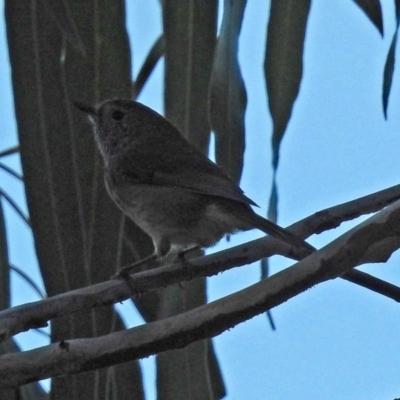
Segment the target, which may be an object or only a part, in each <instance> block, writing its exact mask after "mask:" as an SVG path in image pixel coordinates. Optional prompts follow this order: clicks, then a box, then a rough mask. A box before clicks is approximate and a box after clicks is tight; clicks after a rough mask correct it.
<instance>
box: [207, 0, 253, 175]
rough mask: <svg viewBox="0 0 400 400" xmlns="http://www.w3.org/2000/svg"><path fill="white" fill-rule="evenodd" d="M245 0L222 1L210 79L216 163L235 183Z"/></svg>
mask: <svg viewBox="0 0 400 400" xmlns="http://www.w3.org/2000/svg"><path fill="white" fill-rule="evenodd" d="M245 7H246V0H238V1H233V2H232V1H229V0H225V1H224V15H223V18H222V25H221V31H220V34H219V37H218V41H217V47H216V51H215V57H214V63H213V69H212V75H211V82H210V122H211V126H212V129H213V131H214V134H215V158H216V161H217V163H218V164H219V165H220V166H221V167H222V168H223V169H224V170H225V171H226V172H227V173H228V174H229V175H230V177H231V178H232V179H233V180H234V181H235V182H237V183H239V181H240V177H241V174H242V169H243V155H244V149H245V126H244V118H245V111H246V105H247V95H246V89H245V86H244V82H243V78H242V75H241V71H240V66H239V62H238V48H239V35H240V30H241V27H242V22H243V16H244V10H245Z"/></svg>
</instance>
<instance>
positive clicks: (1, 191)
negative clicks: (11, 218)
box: [0, 188, 31, 227]
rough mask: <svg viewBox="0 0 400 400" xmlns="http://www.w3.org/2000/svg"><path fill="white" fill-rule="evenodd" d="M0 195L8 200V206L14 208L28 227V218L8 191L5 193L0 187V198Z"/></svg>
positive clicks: (29, 224)
mask: <svg viewBox="0 0 400 400" xmlns="http://www.w3.org/2000/svg"><path fill="white" fill-rule="evenodd" d="M1 196H3V197H4V199H5V200H6V201H7V202H8V204H10V206H11V207H12V208H13V209H14V211H15V212H16V213H17V214H18V215H19V216H20V217H21V218H22V220H23V221H24V222H25V223H26V224H27V225H28V226H29V227H30V226H31V223H30V221H29V218H28V217H27V216H26V215H25V213H24V212H23V211H22V208H21V207H20V206H19V205H18V204H17V202H16V201H15V200H14V199H13V198H12V197H11V196H10V195H9V194H8V193H6V192H5V191H4V190H3V189H1V188H0V198H1Z"/></svg>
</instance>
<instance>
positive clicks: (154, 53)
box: [132, 35, 165, 99]
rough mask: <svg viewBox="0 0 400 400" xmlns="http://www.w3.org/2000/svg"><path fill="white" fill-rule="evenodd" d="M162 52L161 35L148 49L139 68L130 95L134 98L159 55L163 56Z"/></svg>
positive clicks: (163, 45) (163, 49) (163, 47)
mask: <svg viewBox="0 0 400 400" xmlns="http://www.w3.org/2000/svg"><path fill="white" fill-rule="evenodd" d="M164 53H165V41H164V36H163V35H161V36H160V37H159V38H158V39H157V40H156V41H155V43H154V44H153V47H152V48H151V49H150V51H149V54H147V57H146V59H145V60H144V63H143V65H142V68H140V71H139V73H138V75H137V77H136V80H135V82H134V83H133V87H132V97H133V98H134V99H136V98H137V97H138V96H139V94H140V92H141V91H142V89H143V87H144V85H145V84H146V82H147V80H148V79H149V78H150V75H151V73H152V72H153V70H154V68H155V66H156V65H157V63H158V61H159V60H160V59H161V57H163V55H164Z"/></svg>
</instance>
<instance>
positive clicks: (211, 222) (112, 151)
mask: <svg viewBox="0 0 400 400" xmlns="http://www.w3.org/2000/svg"><path fill="white" fill-rule="evenodd" d="M75 105H76V107H78V108H79V109H80V110H82V111H84V112H86V113H88V114H89V116H90V119H91V121H92V122H93V124H94V134H95V138H96V141H97V144H98V147H99V149H100V152H101V154H102V156H103V159H104V173H105V183H106V187H107V190H108V193H109V194H110V196H111V198H112V199H113V200H114V201H115V203H116V204H117V205H118V206H119V207H120V208H121V210H122V211H123V212H124V213H125V214H126V215H127V216H128V217H129V218H131V219H132V221H133V222H135V223H136V224H137V225H138V226H139V227H140V228H141V229H142V230H143V231H144V232H146V233H147V234H148V235H149V236H150V237H151V238H152V240H153V244H154V253H153V254H152V255H151V256H149V257H147V258H146V259H144V260H141V261H140V262H139V263H140V264H142V263H144V262H148V261H150V260H155V259H157V258H161V257H164V256H166V255H167V254H168V253H169V252H170V251H171V250H172V249H173V248H174V250H177V251H178V252H185V251H187V250H189V249H192V248H206V247H209V246H212V245H214V244H215V243H217V242H218V241H219V240H220V239H221V238H222V237H223V236H224V235H226V234H230V233H235V232H238V231H247V230H250V229H254V228H257V229H260V230H262V231H263V232H265V233H267V234H271V235H273V236H275V237H276V238H278V239H280V240H283V241H284V242H286V243H288V244H290V245H292V246H295V247H297V248H301V249H303V250H306V251H307V254H308V253H311V252H313V251H315V249H314V248H313V247H312V246H311V245H309V244H308V243H307V242H305V241H303V240H302V239H300V238H298V237H297V236H295V235H293V234H291V233H290V232H288V231H287V230H285V229H284V228H281V227H280V226H278V225H276V224H274V223H272V222H271V221H268V220H267V219H265V218H263V217H261V216H260V215H258V214H256V213H255V212H254V211H253V209H252V208H251V206H252V205H256V204H255V203H254V202H253V201H252V200H251V199H249V198H248V197H246V196H245V195H244V193H243V191H242V190H241V189H240V188H239V186H237V185H236V184H235V183H234V182H233V181H232V180H231V179H230V178H229V176H228V175H227V174H226V173H225V172H224V171H223V170H222V169H221V168H220V167H219V166H218V165H216V164H215V163H213V162H212V161H211V160H209V159H208V158H207V157H206V156H204V155H203V154H202V153H201V152H200V151H198V150H197V149H196V148H195V147H194V146H192V145H191V144H190V143H189V142H188V141H187V140H186V139H185V138H184V136H183V135H182V134H181V133H180V132H179V130H178V129H177V128H176V127H175V126H174V125H173V124H172V123H171V122H169V121H168V120H167V119H165V118H164V117H163V116H161V115H160V114H158V113H157V112H155V111H153V110H152V109H150V108H149V107H146V106H145V105H143V104H141V103H138V102H135V101H131V100H107V101H105V102H103V103H101V104H100V105H98V106H96V107H91V106H87V105H84V104H81V103H78V102H77V103H75ZM137 264H138V263H136V264H134V266H136V265H137Z"/></svg>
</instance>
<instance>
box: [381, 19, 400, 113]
mask: <svg viewBox="0 0 400 400" xmlns="http://www.w3.org/2000/svg"><path fill="white" fill-rule="evenodd" d="M398 32H399V25H397V27H396V31H395V32H394V34H393V38H392V42H391V43H390V47H389V52H388V55H387V57H386V62H385V68H384V70H383V87H382V104H383V114H384V116H385V119H387V108H388V104H389V95H390V90H391V88H392V80H393V73H394V64H395V57H396V55H395V52H396V43H397V35H398Z"/></svg>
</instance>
